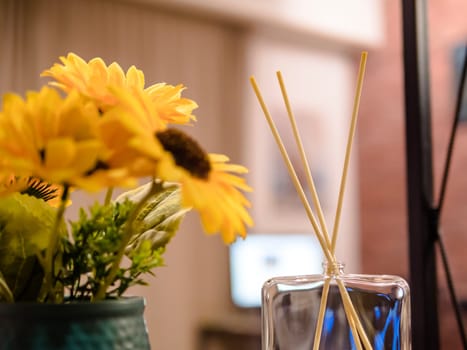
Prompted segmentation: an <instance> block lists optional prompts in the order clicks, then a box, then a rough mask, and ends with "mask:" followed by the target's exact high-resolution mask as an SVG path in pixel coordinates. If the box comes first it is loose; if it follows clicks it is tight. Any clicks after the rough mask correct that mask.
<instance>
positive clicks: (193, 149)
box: [156, 129, 211, 179]
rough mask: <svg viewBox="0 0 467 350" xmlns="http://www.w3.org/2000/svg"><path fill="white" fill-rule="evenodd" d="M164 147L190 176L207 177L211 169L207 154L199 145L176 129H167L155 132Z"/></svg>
mask: <svg viewBox="0 0 467 350" xmlns="http://www.w3.org/2000/svg"><path fill="white" fill-rule="evenodd" d="M156 137H157V139H158V140H159V141H160V143H161V144H162V146H163V147H164V149H165V150H166V151H168V152H170V153H171V154H172V156H173V157H174V159H175V163H176V164H177V165H178V166H180V167H182V168H184V169H185V170H187V171H188V172H189V173H190V174H191V175H192V176H194V177H197V178H200V179H207V178H208V175H209V172H210V171H211V164H210V163H209V159H208V155H207V154H206V152H204V150H203V149H202V148H201V147H200V145H199V144H198V143H197V142H196V141H195V140H193V139H192V138H191V137H189V136H188V135H187V134H185V133H183V132H182V131H180V130H177V129H167V130H164V131H161V132H157V133H156Z"/></svg>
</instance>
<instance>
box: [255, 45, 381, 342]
mask: <svg viewBox="0 0 467 350" xmlns="http://www.w3.org/2000/svg"><path fill="white" fill-rule="evenodd" d="M367 55H368V54H367V52H362V54H361V57H360V66H359V71H358V78H357V87H356V91H355V97H354V104H353V109H352V118H351V121H350V128H349V133H348V138H347V146H346V151H345V157H344V165H343V169H342V176H341V181H340V187H339V195H338V200H337V208H336V215H335V218H334V225H333V229H332V235H331V236H330V235H329V231H328V229H327V225H326V222H325V220H324V215H323V211H322V208H321V204H320V200H319V197H318V194H317V191H316V187H315V184H314V180H313V176H312V174H311V171H310V167H309V165H308V160H307V158H306V154H305V150H304V147H303V143H302V141H301V137H300V133H299V130H298V127H297V123H296V120H295V116H294V114H293V111H292V108H291V105H290V101H289V97H288V94H287V90H286V88H285V84H284V80H283V77H282V73H281V72H280V71H278V72H277V79H278V81H279V86H280V89H281V92H282V97H283V99H284V103H285V107H286V109H287V114H288V117H289V121H290V124H291V127H292V131H293V135H294V138H295V142H296V144H297V148H298V150H299V153H300V158H301V161H302V163H303V168H304V170H305V173H306V181H307V185H308V187H309V189H310V192H311V198H312V200H313V205H314V208H315V210H316V211H317V216H318V220H317V219H316V216H315V214H314V213H313V211H312V209H311V206H310V204H309V202H308V199H307V197H306V195H305V193H304V190H303V186H302V184H301V183H300V181H299V179H298V176H297V173H296V171H295V169H294V167H293V165H292V162H291V161H290V158H289V155H288V153H287V150H286V148H285V146H284V143H283V142H282V139H281V137H280V135H279V132H278V130H277V128H276V125H275V123H274V121H273V119H272V117H271V115H270V113H269V110H268V108H267V106H266V103H265V102H264V99H263V97H262V94H261V92H260V90H259V88H258V84H257V82H256V80H255V78H254V77H253V76H252V77H251V78H250V82H251V85H252V87H253V90H254V91H255V94H256V97H257V98H258V102H259V104H260V105H261V109H262V111H263V113H264V116H265V117H266V120H267V122H268V124H269V127H270V129H271V132H272V135H273V136H274V139H275V141H276V143H277V146H278V147H279V150H280V152H281V155H282V158H283V160H284V162H285V164H286V166H287V170H288V172H289V176H290V178H291V179H292V182H293V184H294V186H295V189H296V191H297V193H298V195H299V197H300V199H301V201H302V204H303V206H304V207H305V211H306V213H307V216H308V218H309V220H310V222H311V225H312V227H313V230H314V233H315V235H316V238H317V239H318V241H319V244H320V246H321V249H322V251H323V254H324V257H325V259H326V261H327V265H328V266H337V261H338V260H337V259H336V254H335V250H336V242H337V237H338V229H339V223H340V218H341V212H342V203H343V199H344V193H345V186H346V182H347V173H348V168H349V162H350V154H351V151H352V144H353V139H354V135H355V129H356V124H357V115H358V109H359V106H360V97H361V94H362V86H363V77H364V74H365V66H366V60H367ZM335 281H336V283H337V286H338V289H339V292H340V295H341V298H342V303H343V305H344V311H345V314H346V317H347V321H348V323H349V326H350V329H351V331H352V336H353V338H354V341H355V345H356V347H357V349H366V350H368V349H372V346H371V343H370V341H369V339H368V337H367V335H366V333H365V330H364V329H363V327H362V323H361V321H360V319H359V317H358V314H357V312H356V310H355V307H354V305H353V303H352V300H351V299H350V296H349V293H348V291H347V289H346V288H345V285H344V282H343V281H342V280H341V279H339V278H336V279H335ZM329 285H330V279H326V280H325V282H324V285H323V293H322V297H321V303H320V309H319V315H318V321H317V327H316V331H315V339H314V344H313V350H317V349H319V345H320V340H321V331H322V328H323V322H324V314H325V311H326V303H327V297H328V293H329Z"/></svg>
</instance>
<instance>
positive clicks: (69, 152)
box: [0, 87, 128, 190]
mask: <svg viewBox="0 0 467 350" xmlns="http://www.w3.org/2000/svg"><path fill="white" fill-rule="evenodd" d="M98 121H99V112H98V110H97V107H96V106H95V105H94V104H93V103H92V102H90V101H89V100H87V99H85V98H83V97H82V96H81V95H80V94H78V93H77V92H76V91H72V92H70V93H69V94H68V95H67V96H66V97H65V98H62V97H61V96H60V94H59V93H58V91H57V90H55V89H52V88H48V87H44V88H42V89H41V90H40V91H39V92H29V93H28V94H27V96H26V99H25V100H23V99H22V98H21V97H20V96H18V95H14V94H7V95H6V96H5V98H4V101H3V112H2V113H0V156H1V157H2V165H3V171H4V172H8V171H9V172H11V173H13V174H15V175H16V176H20V177H30V176H32V177H37V178H40V179H43V180H44V181H46V182H47V183H56V184H67V185H75V184H79V185H80V186H82V187H84V188H87V189H93V190H97V189H100V188H102V187H103V186H108V185H109V184H111V185H115V184H120V183H122V184H123V183H127V181H128V179H127V178H126V174H124V173H123V171H122V170H121V169H115V170H114V169H107V168H108V167H107V166H103V165H102V164H104V162H103V161H104V160H105V157H106V153H107V152H108V151H107V150H105V147H104V145H103V144H102V142H101V141H100V140H99V139H98V137H97V127H98V125H97V123H98ZM104 170H105V174H107V175H108V176H106V180H107V181H109V182H103V181H104V179H103V177H102V174H103V173H104ZM115 173H118V174H119V176H116V175H115ZM94 175H96V176H94ZM97 175H98V176H97Z"/></svg>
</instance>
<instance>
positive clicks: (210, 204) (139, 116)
mask: <svg viewBox="0 0 467 350" xmlns="http://www.w3.org/2000/svg"><path fill="white" fill-rule="evenodd" d="M115 94H116V95H118V96H119V99H120V100H121V102H120V103H119V106H118V107H115V108H113V109H111V110H109V111H108V112H106V113H104V115H103V116H102V118H101V120H100V124H99V125H100V129H99V130H100V134H101V138H102V140H103V142H104V143H105V144H106V146H107V147H108V148H109V149H112V150H113V151H114V153H113V154H112V155H111V156H110V157H109V159H108V163H109V164H110V165H111V166H114V167H119V166H121V167H123V166H125V167H126V166H128V167H129V168H130V173H131V174H132V175H134V176H153V177H155V178H157V179H160V180H163V181H169V182H177V183H179V184H180V185H181V191H182V200H183V203H182V204H183V205H184V207H193V208H194V209H196V210H197V211H198V212H199V213H200V217H201V221H202V223H203V227H204V229H205V231H206V232H207V233H216V232H220V233H221V235H222V238H223V240H224V241H225V242H226V243H232V242H233V241H234V240H235V238H236V236H237V235H239V236H241V237H245V235H246V228H245V226H250V225H252V224H253V223H252V219H251V217H250V216H249V214H248V212H247V210H246V208H247V207H249V206H250V203H249V202H248V201H247V200H246V198H245V197H244V195H243V194H242V192H241V191H250V190H251V189H250V187H249V186H248V185H247V184H246V183H245V180H244V179H243V178H241V177H239V176H238V175H237V174H244V173H246V171H247V170H246V168H244V167H242V166H239V165H234V164H229V163H227V161H228V159H227V157H225V156H221V155H208V154H206V153H205V152H204V150H203V149H202V148H201V147H200V146H199V145H198V144H197V143H196V142H195V140H193V139H192V138H190V137H189V136H188V135H186V134H185V133H183V132H181V131H179V130H176V129H172V128H166V129H161V128H160V125H159V124H158V123H157V122H154V120H153V119H151V118H148V117H147V116H148V115H147V114H146V113H144V109H145V103H143V100H142V99H140V100H138V99H136V98H135V96H134V95H131V94H128V93H127V92H126V91H124V90H119V91H115ZM146 103H150V101H149V102H148V101H146Z"/></svg>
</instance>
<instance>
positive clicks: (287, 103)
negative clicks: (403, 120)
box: [276, 71, 331, 247]
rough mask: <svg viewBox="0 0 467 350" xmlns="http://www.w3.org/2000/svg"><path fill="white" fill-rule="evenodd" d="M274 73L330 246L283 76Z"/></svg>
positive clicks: (325, 236) (327, 242) (329, 243)
mask: <svg viewBox="0 0 467 350" xmlns="http://www.w3.org/2000/svg"><path fill="white" fill-rule="evenodd" d="M276 74H277V79H278V80H279V86H280V88H281V92H282V97H283V99H284V103H285V107H286V109H287V115H288V116H289V121H290V124H291V126H292V131H293V135H294V138H295V142H296V144H297V148H298V151H299V153H300V159H301V160H302V163H303V168H304V170H305V173H306V180H307V184H308V187H309V188H310V192H311V198H312V199H313V204H314V206H315V208H316V211H317V212H318V219H319V223H320V226H321V230H322V233H323V235H324V239H325V240H326V244H327V246H328V247H330V246H331V241H330V237H329V234H328V229H327V226H326V221H325V220H324V214H323V210H322V208H321V203H320V201H319V197H318V193H317V191H316V186H315V182H314V180H313V176H312V174H311V170H310V166H309V164H308V159H307V157H306V154H305V150H304V147H303V142H302V139H301V137H300V132H299V131H298V128H297V122H296V120H295V116H294V113H293V111H292V107H291V106H290V100H289V96H288V93H287V89H286V88H285V84H284V78H283V77H282V73H281V72H280V71H278V72H277V73H276Z"/></svg>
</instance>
